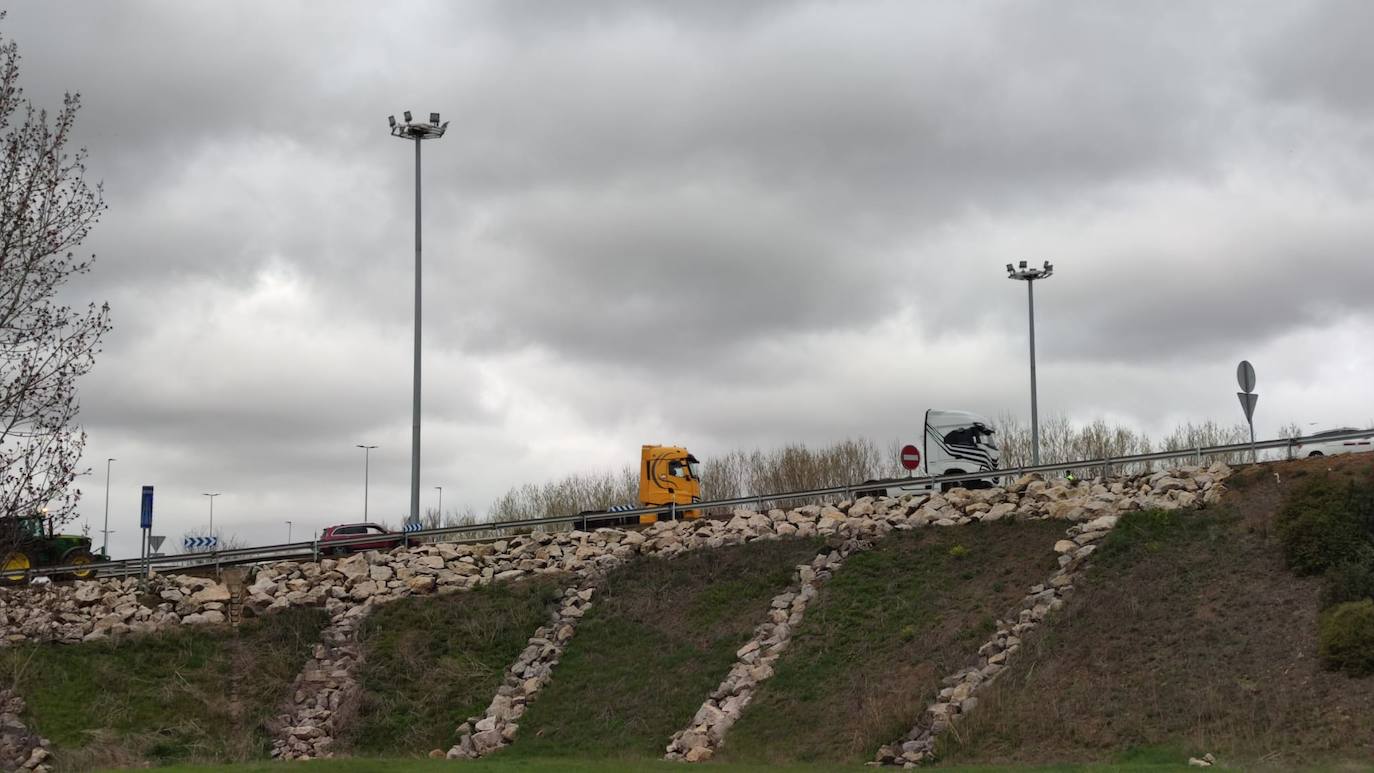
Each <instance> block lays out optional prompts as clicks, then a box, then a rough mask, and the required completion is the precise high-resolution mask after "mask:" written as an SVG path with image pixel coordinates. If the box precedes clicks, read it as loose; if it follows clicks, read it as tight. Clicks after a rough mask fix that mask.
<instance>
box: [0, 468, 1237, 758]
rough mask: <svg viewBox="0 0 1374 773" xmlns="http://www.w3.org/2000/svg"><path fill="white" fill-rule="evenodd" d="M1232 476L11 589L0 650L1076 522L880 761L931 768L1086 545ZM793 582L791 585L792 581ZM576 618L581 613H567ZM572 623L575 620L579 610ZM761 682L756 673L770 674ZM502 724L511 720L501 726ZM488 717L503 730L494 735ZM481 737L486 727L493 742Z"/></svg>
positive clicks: (314, 678)
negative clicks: (1016, 610)
mask: <svg viewBox="0 0 1374 773" xmlns="http://www.w3.org/2000/svg"><path fill="white" fill-rule="evenodd" d="M1229 474H1230V469H1229V468H1227V467H1226V466H1225V465H1222V464H1217V465H1213V466H1211V467H1185V468H1181V469H1177V470H1171V471H1168V472H1160V473H1155V474H1151V475H1139V476H1133V477H1129V478H1121V479H1114V480H1108V481H1092V482H1076V483H1071V482H1069V481H1067V480H1064V479H1051V480H1044V479H1042V478H1041V477H1040V476H1038V475H1024V476H1021V477H1020V478H1018V479H1017V480H1016V481H1015V482H1013V483H1012V484H1011V485H1009V486H1007V487H1005V488H991V489H980V490H972V491H970V490H965V489H954V490H952V491H949V492H946V493H943V494H941V493H935V494H930V495H908V496H904V497H901V498H899V499H894V498H871V497H864V498H861V499H858V500H857V501H845V502H840V503H838V504H837V505H808V506H805V507H798V508H796V509H793V510H786V511H785V510H776V509H775V510H770V511H768V512H766V513H760V512H753V511H748V510H736V511H735V513H734V515H733V517H732V518H730V519H728V520H716V519H711V520H705V519H703V520H696V521H677V522H665V523H657V524H653V525H652V526H649V527H648V528H646V529H644V530H642V531H627V530H622V529H613V528H599V529H596V530H594V531H579V530H575V531H564V532H537V533H533V534H527V535H521V536H515V537H511V538H508V539H502V540H495V541H493V542H490V543H483V544H450V543H437V544H427V545H417V546H412V547H401V548H396V549H394V550H391V551H389V552H385V553H383V552H377V551H369V552H366V553H362V554H358V555H354V556H350V557H348V558H343V559H332V558H331V559H324V560H321V561H318V562H314V561H309V562H281V563H277V564H273V565H270V566H265V567H260V568H258V569H257V570H256V573H255V574H254V576H253V577H252V579H251V582H250V583H249V584H248V585H247V587H246V588H245V589H244V591H243V594H242V596H241V597H240V598H239V599H233V597H232V596H231V594H230V591H229V589H228V588H227V587H226V586H224V585H221V584H217V583H215V582H213V581H211V580H207V579H203V578H199V577H186V576H160V575H155V576H153V577H151V578H148V580H147V581H146V583H145V584H143V585H140V582H139V581H138V580H137V579H135V578H120V579H99V580H89V581H83V582H76V583H72V584H65V585H43V586H31V587H27V588H11V589H4V590H0V645H4V644H16V643H20V642H26V641H44V642H58V643H63V644H73V643H78V642H82V641H92V640H98V639H103V638H108V637H122V636H127V635H133V634H140V633H151V632H154V631H158V630H165V629H169V628H174V627H178V626H184V625H215V624H221V623H225V622H226V620H227V613H228V606H229V604H230V603H241V604H242V605H243V613H244V615H245V616H251V615H261V614H270V613H271V612H273V611H275V610H279V609H284V608H287V607H292V606H321V607H324V608H325V609H326V610H328V611H329V612H330V614H331V617H332V619H333V620H335V621H340V622H342V621H348V620H353V621H354V622H356V619H359V616H360V615H361V614H364V613H365V612H360V611H353V612H350V610H356V609H357V608H360V607H361V608H364V609H365V608H367V607H370V606H372V605H376V604H380V603H386V602H387V601H391V600H394V599H398V598H403V597H406V596H414V595H425V594H431V593H439V594H444V593H456V592H461V591H464V590H467V589H470V588H473V587H475V586H478V585H482V584H486V583H497V582H510V581H515V580H519V579H522V578H526V577H530V576H534V575H539V574H546V573H567V574H569V575H572V576H579V577H590V576H593V575H596V574H598V573H603V572H604V571H606V570H607V569H609V568H611V567H614V566H616V565H618V564H620V563H622V562H623V561H625V560H627V559H629V558H632V557H635V556H640V555H643V556H657V557H671V556H673V555H677V554H679V553H683V552H685V551H689V550H698V549H703V548H715V547H721V546H724V545H733V544H739V543H743V542H748V541H752V540H756V539H780V538H789V537H802V538H804V537H814V536H821V537H833V538H834V539H833V540H832V545H844V544H846V542H847V541H859V542H871V541H872V540H876V539H880V538H881V537H883V536H884V535H885V534H887V533H888V532H890V531H892V530H894V529H897V530H904V529H915V528H922V527H927V526H937V527H948V526H957V525H961V524H967V523H974V522H981V521H997V520H1001V519H1005V518H1016V519H1058V520H1064V521H1067V522H1073V523H1083V524H1085V525H1082V526H1075V527H1074V529H1072V530H1071V534H1070V539H1067V540H1065V541H1063V542H1061V544H1060V546H1058V547H1057V548H1056V549H1060V550H1061V553H1062V555H1061V559H1060V560H1061V566H1062V567H1063V569H1062V570H1061V572H1060V573H1059V574H1056V575H1055V576H1054V577H1051V578H1049V579H1048V581H1047V583H1046V584H1045V586H1043V587H1041V588H1039V589H1033V592H1032V594H1031V596H1029V597H1028V601H1027V607H1026V608H1025V609H1022V610H1021V612H1020V615H1019V616H1018V618H1017V619H1016V620H1014V621H1007V623H1006V624H1005V625H1003V626H1000V627H999V630H998V632H997V634H996V636H994V637H993V639H992V640H991V641H989V642H988V643H987V644H985V645H984V649H983V650H980V655H981V656H982V658H983V659H984V660H986V662H985V663H984V662H982V661H981V660H980V663H981V665H980V666H979V667H978V668H977V669H976V670H973V671H968V670H966V671H964V672H961V673H959V674H956V675H953V676H952V677H951V684H950V688H949V690H948V694H947V695H942V696H941V699H940V701H939V702H937V703H935V704H932V706H931V707H930V709H928V711H927V712H926V716H925V717H923V718H922V720H921V721H919V722H918V724H917V727H916V728H915V729H914V730H913V732H912V734H910V735H909V736H908V737H907V738H906V739H904V740H903V741H902V742H900V743H899V744H896V745H894V746H893V747H885V750H884V753H883V754H882V755H880V758H881V761H883V762H887V763H889V764H891V763H898V764H902V763H913V762H915V761H917V759H924V758H925V756H926V752H927V751H928V744H927V743H926V741H927V740H929V738H930V737H933V735H934V734H936V733H938V732H939V730H940V729H943V728H944V727H947V726H948V721H949V719H950V717H952V716H956V715H957V714H958V713H960V712H966V711H967V710H969V709H970V708H971V707H972V705H973V703H971V702H970V701H972V702H976V698H974V697H973V695H972V693H973V691H974V690H975V689H976V687H977V685H978V684H980V683H983V682H986V681H987V680H988V679H990V678H991V677H992V676H995V673H996V669H995V668H990V667H995V666H1000V665H1001V664H1002V662H1004V661H1005V659H1006V658H1007V657H1009V656H1010V655H1011V654H1012V653H1014V652H1015V651H1016V647H1017V646H1018V644H1019V636H1020V635H1021V634H1022V633H1024V632H1025V631H1026V630H1027V628H1026V627H1025V626H1027V625H1030V624H1034V623H1035V622H1038V620H1039V619H1041V618H1043V616H1044V614H1046V613H1047V612H1048V611H1049V610H1050V609H1053V608H1054V606H1055V605H1056V603H1062V602H1058V597H1059V596H1060V595H1062V594H1063V593H1064V592H1067V589H1069V588H1071V587H1072V581H1073V572H1074V571H1075V570H1076V569H1077V567H1078V566H1079V565H1080V564H1081V563H1082V561H1083V560H1084V559H1086V558H1087V556H1088V555H1089V554H1090V553H1091V551H1092V549H1093V544H1092V543H1093V542H1095V541H1096V539H1098V538H1100V537H1102V536H1104V535H1105V534H1106V533H1107V531H1108V530H1109V529H1110V528H1111V526H1112V525H1113V524H1114V523H1115V516H1117V515H1119V514H1121V513H1123V512H1129V511H1132V510H1141V509H1156V508H1158V509H1166V510H1176V509H1181V508H1194V507H1199V506H1201V505H1202V504H1203V503H1211V502H1215V501H1216V500H1217V499H1218V498H1219V497H1220V496H1221V495H1222V493H1223V492H1224V491H1225V486H1224V484H1223V483H1222V481H1223V480H1224V479H1225V478H1226V477H1227V476H1228V475H1229ZM814 568H815V567H813V569H814ZM802 574H803V573H800V572H799V578H801V576H802ZM803 584H805V582H804V581H803ZM579 592H580V591H579ZM803 592H804V591H803ZM812 593H814V590H813V591H812ZM799 598H800V597H799V596H798V597H793V598H792V599H789V600H788V601H787V606H786V607H779V608H778V610H777V611H778V612H779V613H780V614H779V615H773V616H770V618H771V617H777V616H781V613H786V616H787V618H788V620H784V621H782V622H781V623H779V621H777V620H773V619H770V621H769V622H768V623H765V625H772V626H774V627H773V628H769V629H768V630H767V631H766V632H765V631H763V630H762V629H760V634H761V640H760V642H759V646H760V650H759V651H766V650H764V646H765V641H766V642H768V646H774V645H776V644H777V643H778V642H779V641H785V637H782V638H780V637H779V636H778V635H777V634H778V631H779V629H781V628H786V627H787V626H788V625H790V623H789V622H788V621H790V619H791V618H792V616H793V613H794V612H800V609H793V607H794V606H795V605H796V604H797V603H798V599H799ZM584 601H585V600H584ZM567 603H568V599H566V598H565V600H564V605H563V608H562V609H561V612H564V613H566V612H569V609H567ZM802 605H803V606H804V602H802ZM574 607H577V608H580V607H581V605H579V604H574ZM572 613H573V614H578V612H577V611H575V610H574V611H572ZM1018 626H1019V627H1018ZM331 627H332V626H331ZM557 630H558V631H561V630H562V628H559V629H557ZM339 633H341V634H343V635H342V636H341V637H335V638H336V639H337V640H336V641H335V640H331V641H328V642H325V643H323V644H322V647H323V649H322V650H320V651H318V652H317V653H316V658H315V660H314V661H312V662H313V663H314V664H315V668H314V669H310V668H309V667H308V668H307V671H309V672H310V674H311V676H310V678H309V679H306V678H305V676H306V675H305V674H303V675H302V680H298V684H297V685H296V687H295V692H294V694H293V698H292V701H290V705H289V706H288V707H287V709H286V710H285V711H284V713H283V715H282V716H281V717H280V718H279V723H278V724H279V727H280V728H282V729H283V733H282V734H281V735H279V736H278V741H280V743H278V744H277V746H276V748H277V750H278V751H277V753H278V755H279V756H288V757H309V756H319V755H327V754H329V753H330V752H329V749H330V748H331V746H332V744H333V738H332V731H333V725H334V723H335V719H336V717H335V713H336V712H337V711H338V710H339V708H340V706H342V705H343V704H344V703H345V702H346V701H347V696H348V695H349V691H350V690H352V689H354V687H353V683H352V679H353V677H352V674H351V672H352V668H353V666H355V665H356V662H357V657H356V653H354V652H350V650H349V644H348V642H349V641H351V635H352V630H351V629H350V630H349V631H340V632H339ZM557 636H558V633H555V635H554V638H553V639H549V637H548V636H543V637H538V636H536V638H540V639H544V640H548V641H549V645H550V646H553V645H555V644H559V645H561V644H562V643H566V642H558V641H557ZM531 641H532V643H531V646H532V647H533V646H535V645H536V644H537V645H538V646H539V647H540V650H541V653H540V654H539V655H538V656H537V657H534V659H533V660H531V661H530V662H529V663H527V664H524V667H525V668H529V667H535V668H536V670H537V671H538V677H537V679H539V680H545V681H546V680H547V678H548V677H549V674H548V673H546V669H545V668H544V666H547V667H548V668H551V667H552V663H553V662H556V659H557V652H561V646H555V647H554V649H553V650H546V649H545V645H544V644H543V643H542V642H534V641H533V640H531ZM783 646H785V645H783ZM549 655H552V658H550V657H548V656H549ZM740 657H741V661H745V660H746V659H747V658H748V657H749V653H742V654H741V655H740ZM759 657H760V658H761V657H763V656H762V655H760V656H759ZM541 658H542V660H541ZM520 665H521V664H517V666H520ZM737 665H738V664H737ZM746 665H750V666H751V670H750V678H753V676H754V675H755V674H754V671H753V669H752V666H753V664H751V663H746ZM758 671H759V673H760V674H761V673H763V671H764V669H759V670H758ZM732 673H733V672H732ZM516 676H519V675H518V674H514V672H512V678H515V677H516ZM508 681H509V680H508ZM755 684H757V680H755V681H753V682H747V681H741V680H738V679H736V680H733V681H732V680H731V678H730V677H729V676H727V678H726V681H725V682H723V683H722V686H721V688H719V689H718V690H717V691H716V693H717V694H713V695H712V696H711V697H710V700H708V701H707V704H706V705H704V706H703V709H702V712H704V713H703V714H701V715H700V716H699V719H700V720H701V721H699V722H694V725H693V727H692V728H690V729H689V730H688V731H684V734H698V729H700V730H701V731H702V733H701V734H704V737H706V738H708V739H711V741H710V747H711V748H717V747H718V746H719V744H720V743H723V735H724V729H725V728H728V726H729V724H730V723H732V722H733V718H732V717H733V713H732V712H728V711H726V707H727V706H729V707H731V708H732V709H741V710H742V708H743V703H745V702H747V701H740V700H736V701H735V702H734V703H733V704H732V703H730V700H731V698H732V697H737V696H738V695H739V694H740V693H739V692H735V690H736V689H737V688H741V687H742V686H744V685H750V687H749V689H752V685H755ZM529 685H531V682H530V681H529V679H522V680H521V683H520V689H525V688H526V687H527V686H529ZM505 687H506V688H509V690H508V694H506V695H504V696H502V695H498V696H497V698H496V699H495V700H494V701H493V707H492V708H491V709H489V710H488V713H487V715H485V716H483V717H480V718H474V722H472V723H471V724H470V725H469V727H468V728H467V733H460V738H466V739H467V743H468V744H471V745H472V748H471V749H469V748H468V746H467V744H465V743H464V742H463V741H460V743H459V744H458V746H456V747H455V749H457V750H458V753H457V754H456V755H455V756H468V755H469V753H471V752H478V753H480V751H478V746H479V742H478V741H477V740H476V739H477V737H478V736H479V735H481V734H482V733H490V732H495V733H496V734H497V735H499V736H500V738H501V742H502V743H508V742H509V741H510V739H511V738H513V737H514V730H515V727H516V724H515V722H514V719H518V712H516V711H507V710H505V709H504V708H503V707H504V706H505V702H504V701H502V700H501V698H502V697H505V698H509V699H510V701H509V703H510V705H511V706H512V707H513V706H515V705H517V703H519V704H520V705H523V700H527V699H528V698H529V697H531V696H532V691H530V690H527V691H526V692H525V693H523V694H522V693H519V691H518V690H516V688H515V686H514V685H513V684H508V685H506V686H505ZM516 698H521V699H522V700H521V701H517V700H516ZM713 701H714V702H713ZM503 711H504V712H505V714H504V717H505V718H504V720H501V719H499V717H501V716H502V715H503V714H502V712H503ZM493 712H495V713H493ZM717 713H719V714H720V715H721V716H722V717H726V718H727V719H726V720H725V721H724V724H722V722H721V721H720V720H719V718H717V716H716V715H717ZM511 714H516V716H511ZM493 718H498V719H497V721H492V722H488V720H492V719H493ZM713 719H714V720H716V721H712V720H713ZM485 724H491V725H492V727H490V728H487V727H485ZM498 724H499V725H500V729H499V730H497V725H498ZM694 737H696V736H695V735H694ZM483 738H484V741H483V742H482V743H485V740H494V736H483ZM681 740H682V738H680V737H679V738H677V739H675V741H674V746H673V748H672V750H671V753H672V754H675V755H680V758H684V759H685V758H686V757H687V752H688V751H690V748H696V747H690V746H686V747H685V746H683V745H682V744H681V743H679V741H681ZM913 744H914V745H913ZM418 751H423V750H418ZM695 756H696V757H697V758H699V759H704V758H705V757H706V756H709V755H705V754H702V753H700V752H698V753H697V754H696V755H695ZM675 758H676V757H675Z"/></svg>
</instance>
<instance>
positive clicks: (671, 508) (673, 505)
mask: <svg viewBox="0 0 1374 773" xmlns="http://www.w3.org/2000/svg"><path fill="white" fill-rule="evenodd" d="M668 513H669V515H671V516H672V519H673V520H674V521H676V520H677V500H676V499H674V500H673V501H671V502H669V503H668Z"/></svg>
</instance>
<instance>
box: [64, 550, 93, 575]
mask: <svg viewBox="0 0 1374 773" xmlns="http://www.w3.org/2000/svg"><path fill="white" fill-rule="evenodd" d="M62 563H63V564H91V563H95V556H93V555H91V551H89V550H84V549H81V548H78V549H76V550H72V551H68V553H67V555H65V556H62ZM94 577H95V570H94V569H87V570H85V571H82V570H80V569H78V570H76V571H74V572H68V573H66V574H64V575H62V579H64V580H90V579H93V578H94Z"/></svg>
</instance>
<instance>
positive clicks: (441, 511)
mask: <svg viewBox="0 0 1374 773" xmlns="http://www.w3.org/2000/svg"><path fill="white" fill-rule="evenodd" d="M434 488H436V489H438V490H439V523H440V524H441V525H442V524H443V522H444V487H443V486H435V487H434Z"/></svg>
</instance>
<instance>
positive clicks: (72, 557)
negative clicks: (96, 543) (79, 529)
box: [0, 515, 105, 585]
mask: <svg viewBox="0 0 1374 773" xmlns="http://www.w3.org/2000/svg"><path fill="white" fill-rule="evenodd" d="M54 531H55V530H54V527H53V520H52V519H51V518H49V517H47V516H45V515H21V516H15V517H8V518H0V555H3V556H4V561H3V562H0V580H2V581H3V582H4V583H5V584H6V585H18V584H19V583H22V582H24V580H25V579H27V578H28V573H29V570H30V569H37V568H41V567H44V566H78V567H80V566H83V565H85V564H91V563H95V561H96V560H97V559H99V560H104V558H105V557H104V556H97V555H95V554H94V553H92V552H91V538H90V537H83V536H80V535H76V534H56V533H54ZM94 576H95V570H94V569H80V568H78V569H75V570H73V571H72V572H70V573H69V574H66V575H63V577H65V578H73V577H74V578H76V579H78V580H85V579H89V578H91V577H94Z"/></svg>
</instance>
